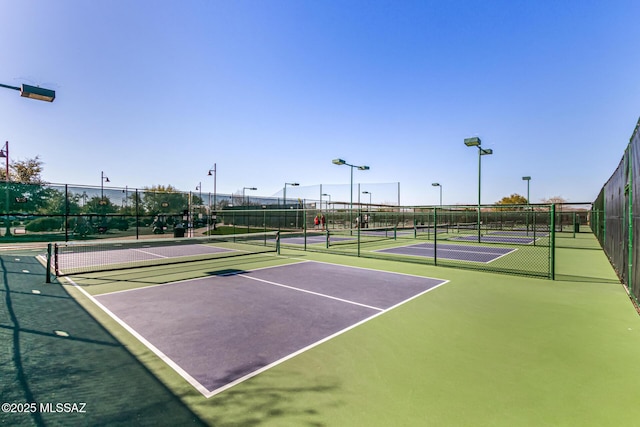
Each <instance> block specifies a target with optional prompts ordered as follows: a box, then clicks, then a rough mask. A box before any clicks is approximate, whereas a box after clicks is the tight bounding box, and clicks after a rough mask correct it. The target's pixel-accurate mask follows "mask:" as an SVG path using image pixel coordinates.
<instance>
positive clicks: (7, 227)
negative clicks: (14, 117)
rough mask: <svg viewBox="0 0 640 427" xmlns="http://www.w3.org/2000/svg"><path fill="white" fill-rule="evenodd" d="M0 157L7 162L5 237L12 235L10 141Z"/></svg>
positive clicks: (6, 143)
mask: <svg viewBox="0 0 640 427" xmlns="http://www.w3.org/2000/svg"><path fill="white" fill-rule="evenodd" d="M0 157H4V158H5V160H6V169H5V176H4V179H5V184H4V193H5V200H4V202H5V214H6V216H5V219H4V221H5V226H6V230H5V233H4V235H5V236H10V235H11V225H10V224H9V141H7V142H5V143H4V148H3V149H2V150H1V151H0Z"/></svg>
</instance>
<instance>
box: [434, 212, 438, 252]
mask: <svg viewBox="0 0 640 427" xmlns="http://www.w3.org/2000/svg"><path fill="white" fill-rule="evenodd" d="M433 265H438V209H437V208H435V207H434V208H433Z"/></svg>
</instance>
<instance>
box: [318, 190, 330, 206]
mask: <svg viewBox="0 0 640 427" xmlns="http://www.w3.org/2000/svg"><path fill="white" fill-rule="evenodd" d="M321 195H322V196H327V197H328V198H329V201H328V202H327V210H329V205H330V204H331V194H328V193H322V194H321ZM320 208H322V206H320Z"/></svg>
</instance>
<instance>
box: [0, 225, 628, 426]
mask: <svg viewBox="0 0 640 427" xmlns="http://www.w3.org/2000/svg"><path fill="white" fill-rule="evenodd" d="M556 257H557V259H556V263H557V264H556V267H557V270H556V279H557V280H555V281H552V280H546V279H537V278H523V277H515V276H510V275H501V274H492V273H485V272H476V271H469V270H458V269H455V268H447V267H434V266H428V265H418V264H412V263H401V262H393V261H387V260H376V259H366V258H354V257H344V256H340V255H330V254H323V253H314V252H300V251H287V250H284V251H283V253H282V256H281V257H278V261H277V262H279V263H280V262H282V263H286V262H290V261H292V259H293V258H295V259H305V260H317V261H323V262H330V263H336V264H345V265H354V266H358V267H364V268H370V269H378V270H385V271H392V272H399V273H408V274H414V275H421V276H426V277H437V278H441V279H446V280H449V282H448V283H447V284H446V285H443V286H440V287H438V288H437V289H434V290H433V291H431V292H428V293H426V294H424V295H421V296H420V297H418V298H415V299H412V300H411V301H409V302H407V303H405V304H403V305H401V306H399V307H397V308H395V309H394V310H391V311H389V312H388V313H385V314H384V315H382V316H378V317H376V318H374V319H372V320H371V321H368V322H366V323H364V324H362V325H360V326H358V327H356V328H353V329H350V330H348V331H347V332H345V333H343V334H340V335H338V336H336V337H335V338H333V339H331V340H328V341H326V342H324V343H322V344H321V345H318V346H316V347H313V348H312V349H310V350H308V351H305V352H303V353H301V354H299V355H297V356H295V357H293V358H291V359H289V360H287V361H285V362H283V363H281V364H279V365H277V366H275V367H273V368H271V369H268V370H266V371H265V372H263V373H261V374H259V375H257V376H255V377H252V378H250V379H248V380H247V381H244V382H242V383H240V384H238V385H235V386H234V387H231V388H229V389H228V390H226V391H224V392H222V393H220V394H217V395H215V396H213V397H211V398H208V399H207V398H205V397H203V396H202V395H201V394H200V393H198V392H197V391H196V390H195V389H194V388H193V387H192V386H191V385H189V384H188V383H187V382H186V381H185V380H183V378H182V377H180V376H179V375H178V374H177V373H176V372H175V371H173V369H172V368H170V367H169V366H168V365H166V364H165V363H164V362H163V361H161V360H160V359H159V358H157V357H156V356H155V355H154V354H153V353H152V352H151V351H150V350H149V349H148V348H147V347H145V346H144V345H143V344H142V343H141V342H139V341H138V340H137V339H135V338H134V337H133V336H132V335H131V334H130V333H129V332H127V331H126V330H125V329H124V328H123V327H121V326H120V325H118V324H116V322H115V321H113V320H112V319H111V318H110V317H109V316H108V315H106V314H105V313H104V312H103V311H101V309H99V308H98V307H97V306H95V305H94V303H93V302H92V301H91V300H90V299H89V296H88V294H91V295H98V294H101V293H105V292H112V291H115V290H121V289H129V288H133V287H143V286H149V285H153V284H158V283H167V282H169V281H175V280H182V279H187V278H193V277H199V276H202V275H206V274H211V273H212V271H222V270H224V269H227V268H228V269H232V268H234V265H231V264H229V265H219V264H216V263H218V262H219V261H216V262H209V263H208V262H202V263H192V264H189V265H186V264H185V265H184V266H178V265H174V266H172V267H171V268H170V269H169V270H161V267H154V268H147V269H137V270H128V271H126V272H125V271H119V272H109V273H96V274H93V275H90V274H86V275H83V276H82V277H73V280H74V281H76V282H77V283H78V284H79V285H80V287H81V289H82V290H79V289H78V288H76V287H74V286H71V285H69V284H65V285H64V287H61V286H60V285H59V284H57V283H54V284H44V270H43V269H42V267H41V266H39V265H38V264H36V262H35V260H34V259H33V258H32V257H31V256H29V254H24V255H23V256H21V257H20V261H15V255H10V254H5V255H2V257H1V258H0V261H1V262H2V263H1V264H0V266H1V267H2V268H3V280H4V286H3V293H4V300H3V302H2V303H0V334H2V335H3V342H6V343H9V345H5V346H3V350H2V353H0V371H1V372H0V373H1V374H2V378H3V379H4V378H6V379H8V380H7V381H3V385H2V396H3V400H4V401H9V402H16V403H17V402H24V401H32V400H33V401H36V402H51V401H56V402H57V401H62V402H68V401H69V402H86V403H87V406H86V411H87V413H84V414H40V415H33V414H0V417H2V418H0V421H1V422H4V423H5V424H7V425H54V424H60V425H95V424H104V425H118V424H120V425H131V424H135V425H141V424H148V425H191V424H192V423H204V424H208V425H214V426H300V425H316V426H363V425H366V426H510V427H511V426H546V425H548V426H578V425H579V426H605V425H606V426H612V425H634V423H637V420H638V419H639V418H640V407H638V405H637V399H638V394H639V392H638V390H640V387H639V382H638V379H639V378H640V365H639V364H638V363H637V362H636V361H637V360H640V316H638V314H637V312H636V310H635V307H634V305H633V304H632V302H631V301H630V299H629V297H628V296H627V294H626V292H625V290H624V288H623V286H622V285H621V284H620V282H619V281H618V279H617V277H616V276H615V274H614V272H613V270H612V268H611V266H610V264H609V262H608V260H607V259H606V257H605V255H604V253H603V252H602V250H600V249H599V248H598V246H597V243H595V238H594V237H593V235H591V234H588V233H578V234H577V235H576V237H575V238H572V237H566V238H565V237H564V236H563V237H562V243H560V242H558V248H557V249H556ZM254 258H255V259H251V260H250V261H249V259H248V260H247V261H248V262H247V263H246V264H243V265H242V268H243V269H247V270H249V269H253V268H260V266H264V265H271V264H272V263H273V262H274V260H273V255H267V254H261V255H258V256H256V257H254ZM290 258H291V259H290ZM225 262H230V261H225ZM234 262H240V259H237V260H234ZM25 265H27V266H28V267H24V266H25ZM235 267H237V266H235ZM25 269H26V270H28V271H29V273H25V272H23V270H25ZM61 281H62V282H63V283H65V281H64V280H61ZM34 289H36V290H40V291H41V294H39V295H38V294H33V293H32V290H34ZM67 292H68V293H67ZM69 295H71V296H73V297H74V298H70V296H69ZM194 297H197V296H194ZM76 301H78V302H76ZM82 307H84V309H83V308H82ZM85 309H86V310H87V311H85ZM264 310H268V307H264ZM89 313H90V314H91V315H92V316H93V317H94V318H95V319H97V320H98V322H100V323H98V322H96V321H94V320H93V319H92V318H91V316H90V315H89ZM101 325H103V326H104V327H103V326H101ZM55 330H63V331H66V332H68V333H69V337H60V336H58V335H56V334H55V332H54V331H55Z"/></svg>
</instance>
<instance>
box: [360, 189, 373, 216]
mask: <svg viewBox="0 0 640 427" xmlns="http://www.w3.org/2000/svg"><path fill="white" fill-rule="evenodd" d="M362 194H368V195H369V213H371V192H370V191H363V192H362Z"/></svg>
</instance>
